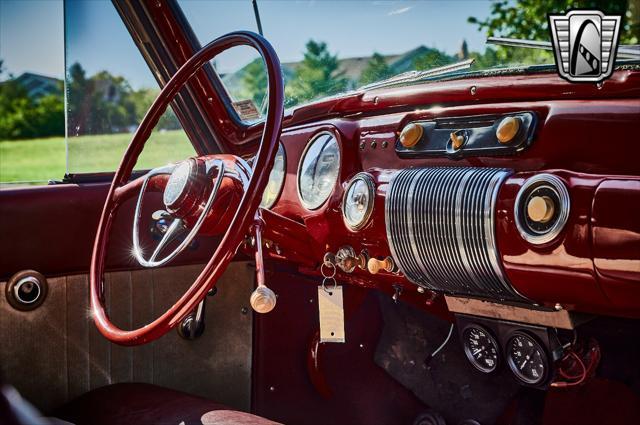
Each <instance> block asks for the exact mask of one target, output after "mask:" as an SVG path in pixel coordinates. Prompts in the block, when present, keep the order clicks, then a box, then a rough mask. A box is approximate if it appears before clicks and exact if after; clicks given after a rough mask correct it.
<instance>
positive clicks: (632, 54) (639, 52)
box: [487, 37, 640, 59]
mask: <svg viewBox="0 0 640 425" xmlns="http://www.w3.org/2000/svg"><path fill="white" fill-rule="evenodd" d="M487 44H495V45H497V46H509V47H524V48H527V49H538V50H553V45H552V44H551V42H550V41H538V40H520V39H518V38H504V37H488V38H487ZM616 56H617V59H618V58H619V59H640V45H638V44H627V45H622V46H618V53H617V55H616Z"/></svg>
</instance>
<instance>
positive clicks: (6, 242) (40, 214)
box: [0, 183, 217, 279]
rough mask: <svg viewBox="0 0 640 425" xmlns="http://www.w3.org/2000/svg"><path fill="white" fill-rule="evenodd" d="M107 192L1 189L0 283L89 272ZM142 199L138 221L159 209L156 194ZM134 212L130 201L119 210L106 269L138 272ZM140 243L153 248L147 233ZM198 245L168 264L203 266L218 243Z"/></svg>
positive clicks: (94, 187)
mask: <svg viewBox="0 0 640 425" xmlns="http://www.w3.org/2000/svg"><path fill="white" fill-rule="evenodd" d="M108 190H109V184H108V183H94V184H82V185H76V184H61V185H51V186H40V187H32V188H20V189H9V190H0V241H2V243H1V244H0V279H8V278H9V277H11V275H13V274H14V273H17V272H19V271H20V270H25V269H33V270H37V271H39V272H40V273H42V274H44V275H45V276H59V275H69V274H75V273H86V272H88V270H89V263H90V261H91V251H92V248H93V241H94V238H95V234H96V229H97V226H98V221H99V219H100V214H101V213H102V207H103V205H104V199H105V197H106V196H107V192H108ZM145 196H146V197H145V201H144V206H143V218H144V217H146V218H148V217H150V216H151V214H152V213H153V211H155V210H158V209H162V208H163V204H162V199H161V194H159V193H147V194H146V195H145ZM134 209H135V199H129V200H127V201H126V202H125V203H124V204H123V205H122V207H121V208H120V210H119V211H118V214H117V217H116V220H115V222H114V225H113V229H112V232H111V238H110V244H109V252H108V255H107V269H108V270H131V269H135V268H140V266H139V265H138V264H137V262H136V261H135V260H134V259H133V257H132V256H131V254H130V253H131V246H132V243H131V232H132V227H133V222H132V217H133V212H134ZM143 228H144V229H146V228H147V227H146V226H143ZM143 233H148V232H143ZM142 238H143V241H144V240H145V239H144V238H147V243H149V244H154V243H155V242H152V241H150V240H149V239H148V238H149V235H148V234H143V235H142ZM197 243H198V245H197V246H198V248H197V249H189V250H185V252H183V253H182V254H181V255H180V256H178V258H177V259H176V260H175V261H174V262H173V263H172V264H174V265H177V264H196V263H204V262H206V261H208V259H209V257H210V256H211V254H212V253H213V249H214V247H215V246H216V243H217V240H216V239H215V238H197Z"/></svg>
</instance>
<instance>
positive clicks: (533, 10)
mask: <svg viewBox="0 0 640 425" xmlns="http://www.w3.org/2000/svg"><path fill="white" fill-rule="evenodd" d="M639 7H640V6H639V5H638V2H637V1H636V0H631V1H624V0H623V1H620V0H515V1H506V0H500V1H496V2H494V3H493V4H492V5H491V14H490V15H489V17H487V18H486V19H484V20H480V19H478V18H476V17H470V18H468V21H469V22H470V23H472V24H477V25H478V30H480V31H484V32H485V33H486V34H487V36H489V37H491V36H499V37H510V38H519V39H526V40H541V41H549V39H550V34H549V25H548V20H547V14H548V13H565V12H567V11H569V10H570V9H578V8H584V9H599V10H602V11H603V12H604V13H606V14H613V15H621V16H622V28H621V32H620V42H621V43H623V44H636V43H638V40H639V39H640V35H639V33H640V22H639V17H638V15H639V14H640V10H638V8H639ZM496 55H497V58H498V59H499V60H502V61H505V60H506V61H510V62H523V63H541V62H549V61H553V57H552V54H551V53H550V52H545V51H541V50H533V49H522V48H521V49H518V48H512V47H502V46H501V47H499V48H498V49H497V51H496Z"/></svg>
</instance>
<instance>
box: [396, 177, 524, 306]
mask: <svg viewBox="0 0 640 425" xmlns="http://www.w3.org/2000/svg"><path fill="white" fill-rule="evenodd" d="M509 174H510V172H509V171H508V170H504V169H496V168H470V167H458V168H439V167H438V168H413V169H406V170H402V171H399V172H398V173H397V174H396V175H395V176H394V177H393V179H392V180H391V183H390V188H389V192H388V195H387V198H386V201H385V219H386V220H385V221H386V227H387V239H388V241H389V246H390V248H391V253H392V255H393V258H394V260H395V262H396V264H397V265H398V267H399V268H400V271H402V273H404V275H405V276H406V277H407V278H408V279H409V280H410V281H412V282H413V283H415V284H417V285H420V286H422V287H425V288H429V289H432V290H435V291H441V292H445V293H449V294H457V295H470V296H479V297H488V298H492V299H495V298H498V299H501V300H519V301H522V300H523V297H522V296H520V295H519V294H518V293H517V292H516V291H515V290H514V289H513V288H512V286H511V285H510V284H509V283H508V282H507V279H506V277H505V276H504V273H503V271H502V267H501V265H500V260H499V256H498V251H497V248H496V241H495V204H496V198H497V194H498V190H499V189H500V185H501V184H502V182H503V181H504V179H505V178H506V177H507V176H508V175H509Z"/></svg>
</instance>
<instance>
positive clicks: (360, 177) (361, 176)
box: [341, 172, 376, 231]
mask: <svg viewBox="0 0 640 425" xmlns="http://www.w3.org/2000/svg"><path fill="white" fill-rule="evenodd" d="M358 181H362V182H364V184H365V185H366V186H367V190H368V191H369V203H368V204H367V208H366V210H365V213H364V216H363V217H362V220H360V222H359V223H357V224H351V223H349V221H348V220H347V213H346V211H345V207H346V202H347V195H348V194H349V191H350V190H351V188H352V187H353V186H354V185H355V184H356V182H358ZM375 191H376V185H375V181H374V180H373V176H371V174H369V173H365V172H362V173H358V174H356V175H355V176H353V178H352V179H351V181H349V184H348V185H347V188H346V189H345V191H344V194H343V195H342V207H341V209H342V221H343V222H344V224H345V226H347V228H349V229H350V230H354V231H355V230H361V229H362V228H363V227H365V226H366V225H367V223H369V220H370V219H371V214H372V213H373V205H374V204H375V194H376V193H375Z"/></svg>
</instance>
